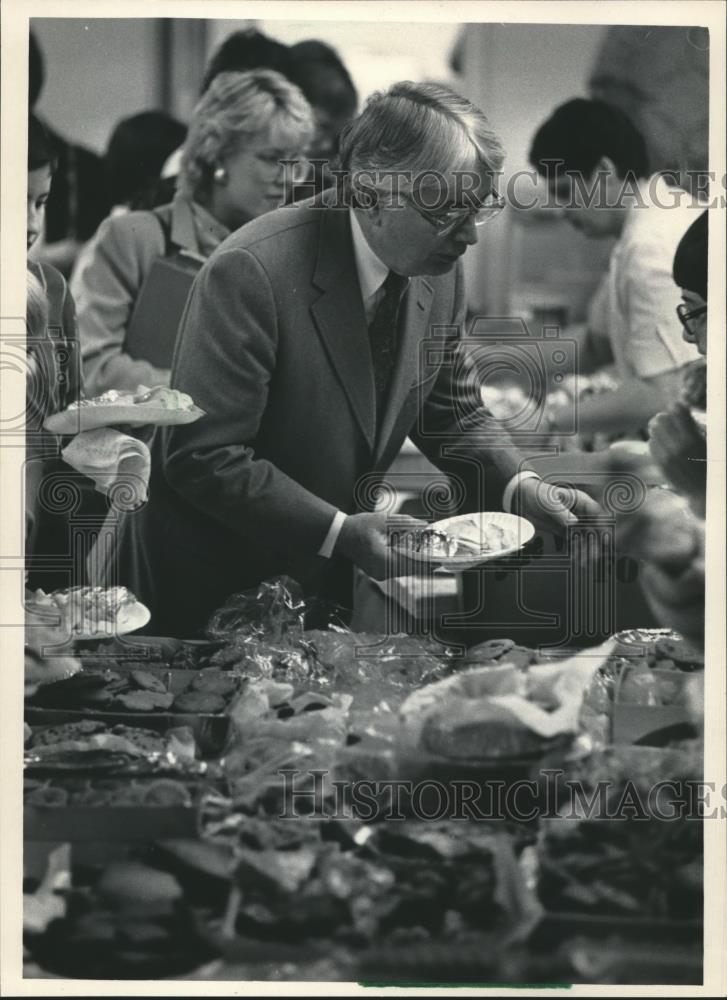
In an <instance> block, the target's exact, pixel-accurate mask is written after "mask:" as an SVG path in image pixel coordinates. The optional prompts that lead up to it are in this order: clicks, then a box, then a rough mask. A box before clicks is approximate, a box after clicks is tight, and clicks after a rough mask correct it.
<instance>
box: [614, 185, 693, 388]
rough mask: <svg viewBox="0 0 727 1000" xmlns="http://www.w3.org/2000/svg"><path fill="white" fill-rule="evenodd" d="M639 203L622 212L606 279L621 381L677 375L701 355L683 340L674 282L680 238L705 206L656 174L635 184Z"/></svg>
mask: <svg viewBox="0 0 727 1000" xmlns="http://www.w3.org/2000/svg"><path fill="white" fill-rule="evenodd" d="M638 193H639V195H640V199H641V200H640V203H639V202H637V203H636V204H634V205H633V206H631V207H630V208H629V210H628V212H627V213H626V222H625V223H624V227H623V230H622V231H621V236H620V237H619V240H618V242H617V243H616V246H615V247H614V248H613V251H612V253H611V260H610V263H609V270H608V275H607V278H606V298H605V306H606V328H607V332H608V337H609V340H610V343H611V350H612V352H613V356H614V360H615V362H616V370H617V372H618V375H619V377H620V378H621V379H624V380H627V379H634V378H637V379H647V378H653V377H654V376H656V375H663V374H664V373H666V372H672V371H675V370H676V369H678V368H681V367H682V366H683V365H685V364H687V363H688V362H690V361H694V360H696V359H697V358H698V356H699V354H698V351H697V349H696V347H695V346H694V345H693V344H687V343H686V342H685V341H684V339H683V338H682V327H681V324H680V322H679V320H678V319H677V315H676V308H677V306H678V305H679V303H680V302H681V293H680V291H679V289H678V288H677V286H676V285H675V284H674V279H673V278H672V264H673V261H674V254H675V253H676V248H677V246H678V244H679V241H680V240H681V238H682V236H683V235H684V233H685V232H686V230H687V229H688V227H689V226H690V225H691V223H692V222H693V221H694V220H695V219H696V218H697V215H698V214H699V213H700V212H701V211H702V209H703V208H704V206H699V205H698V204H697V203H696V201H693V199H692V197H691V195H689V194H687V192H686V191H683V190H682V189H681V188H673V187H669V185H668V184H667V183H666V181H665V180H664V179H663V177H660V176H658V175H655V176H653V177H650V178H648V179H647V180H642V181H639V182H638Z"/></svg>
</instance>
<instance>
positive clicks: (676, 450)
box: [649, 211, 708, 518]
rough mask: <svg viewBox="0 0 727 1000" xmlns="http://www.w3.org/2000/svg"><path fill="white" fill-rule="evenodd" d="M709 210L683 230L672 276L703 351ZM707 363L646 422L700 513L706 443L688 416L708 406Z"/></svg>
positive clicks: (669, 472) (686, 322) (689, 337)
mask: <svg viewBox="0 0 727 1000" xmlns="http://www.w3.org/2000/svg"><path fill="white" fill-rule="evenodd" d="M707 243H708V215H707V212H706V211H705V212H703V213H702V215H700V216H699V217H698V218H697V219H696V220H695V221H694V222H693V223H692V225H691V226H690V227H689V229H688V230H687V231H686V233H685V234H684V236H683V238H682V240H681V242H680V244H679V246H678V248H677V252H676V256H675V257H674V281H675V283H676V285H677V286H678V287H679V288H680V289H681V295H682V303H681V305H680V306H679V307H678V308H677V311H678V315H679V319H680V321H681V323H682V326H683V328H684V332H683V335H684V339H685V340H686V341H687V342H688V343H690V344H695V345H696V347H697V350H698V351H699V353H700V355H701V356H702V358H706V355H707ZM706 374H707V369H706V364H705V363H704V362H697V363H695V365H694V366H690V368H689V369H687V371H686V373H685V381H684V385H683V388H682V397H681V399H679V400H677V401H676V402H673V403H672V404H671V406H669V408H668V409H667V410H666V411H665V412H663V413H657V415H656V416H655V417H654V418H653V419H652V420H651V422H650V423H649V448H650V451H651V456H652V458H653V459H654V461H655V462H656V463H657V464H658V465H659V466H660V467H661V468H662V469H663V471H664V475H665V476H666V478H667V479H668V480H669V482H670V483H671V485H672V486H673V487H674V489H675V490H677V491H678V492H679V493H682V494H683V495H684V496H685V497H686V498H687V499H688V500H689V503H690V506H691V508H692V510H693V511H694V513H695V514H696V515H697V516H698V517H701V518H703V517H704V516H705V507H706V500H707V442H706V437H705V432H704V429H703V428H702V427H700V426H699V425H698V424H697V422H696V421H695V419H694V416H693V415H692V407H693V408H694V409H695V410H697V411H702V412H705V411H706V408H707V394H706V390H707V385H706Z"/></svg>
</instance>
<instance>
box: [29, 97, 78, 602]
mask: <svg viewBox="0 0 727 1000" xmlns="http://www.w3.org/2000/svg"><path fill="white" fill-rule="evenodd" d="M55 155H56V154H55V147H54V145H53V143H52V141H51V138H50V136H49V135H48V132H47V131H46V129H45V128H44V126H43V125H42V124H41V123H40V121H39V120H38V119H37V118H36V117H35V115H32V114H31V115H29V116H28V204H27V217H26V244H27V248H28V251H30V250H31V248H32V247H33V245H34V243H35V242H36V240H37V239H38V238H39V236H40V234H41V233H42V232H43V225H44V221H45V212H46V205H47V203H48V197H49V194H50V190H51V183H52V179H53V171H54V170H55V168H56V158H55ZM27 327H28V341H27V372H28V375H27V386H26V465H25V484H26V497H25V501H26V543H25V553H26V571H27V579H28V585H29V586H30V587H31V588H37V587H42V588H43V589H44V590H52V589H54V588H56V587H64V586H68V583H69V578H68V574H67V573H64V572H63V571H62V570H59V569H57V568H54V567H53V563H54V561H56V562H57V560H58V558H59V557H61V556H68V555H70V550H69V539H68V524H67V519H66V517H65V515H64V514H62V513H59V512H54V510H53V508H54V502H53V498H54V497H57V496H59V495H61V494H62V492H63V490H62V483H61V481H60V479H59V477H63V475H64V472H63V470H64V469H65V468H66V467H65V466H64V465H63V463H62V461H61V459H60V457H59V454H60V441H59V439H58V438H57V437H56V436H55V435H54V434H51V433H49V432H48V431H46V430H45V429H44V428H43V423H44V421H45V419H46V418H47V417H49V416H51V414H53V413H57V412H59V411H60V410H64V409H65V408H66V407H67V406H68V405H69V404H70V403H72V402H74V401H75V400H76V399H78V397H79V396H80V394H81V389H82V385H81V378H80V370H81V365H80V355H79V351H78V336H77V332H76V312H75V307H74V303H73V298H72V297H71V294H70V292H69V291H68V285H67V284H66V280H65V278H64V277H63V275H62V274H61V273H60V272H59V271H58V270H56V268H55V267H53V266H52V265H51V264H47V263H39V262H37V261H28V310H27ZM66 475H67V476H69V477H70V476H72V474H71V473H69V472H66ZM54 483H55V486H54Z"/></svg>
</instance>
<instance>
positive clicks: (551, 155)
mask: <svg viewBox="0 0 727 1000" xmlns="http://www.w3.org/2000/svg"><path fill="white" fill-rule="evenodd" d="M530 162H531V164H532V165H533V166H534V167H535V168H536V170H537V171H538V173H539V174H540V175H541V176H542V177H543V178H544V179H545V180H546V182H547V185H548V193H549V198H548V203H547V204H548V205H549V206H551V207H552V208H553V209H554V210H555V211H558V212H559V213H561V214H562V215H563V216H564V217H565V218H566V219H567V221H568V222H569V223H570V224H571V225H572V226H573V228H574V229H576V230H578V231H580V232H582V233H584V234H585V235H586V236H589V237H592V238H594V239H611V240H615V242H614V246H613V250H612V252H611V257H610V262H609V269H608V273H607V275H606V276H605V279H604V283H603V285H602V287H601V289H600V290H599V291H600V294H599V295H598V300H599V306H600V308H599V310H598V311H599V314H600V315H599V326H600V327H601V332H602V333H603V334H604V335H605V337H604V338H603V340H602V342H601V345H600V346H601V348H603V346H604V344H603V341H604V340H605V346H606V349H607V350H606V361H607V362H610V364H612V365H613V367H614V374H615V375H616V378H617V380H618V383H619V385H618V388H617V389H615V390H614V391H612V392H604V393H600V394H598V395H594V396H592V397H591V398H589V399H587V400H582V401H581V403H580V405H579V409H578V430H579V432H580V433H581V434H583V435H585V436H591V435H593V434H606V435H608V436H610V437H618V436H619V435H623V434H631V435H633V434H634V433H638V432H644V431H645V428H646V426H647V424H648V421H649V420H650V418H651V417H653V416H654V414H656V413H659V412H660V411H661V410H663V409H664V408H665V406H666V405H667V404H668V403H669V401H670V400H672V399H673V398H674V396H675V395H676V394H677V393H678V391H679V384H680V379H681V374H680V370H681V369H682V367H683V366H684V365H686V364H688V363H689V362H690V361H693V360H694V359H695V358H696V357H697V354H696V350H695V348H694V346H693V345H691V344H689V343H685V342H684V341H683V340H682V338H681V331H680V325H679V322H678V320H677V319H676V317H675V315H674V312H675V309H676V306H677V304H678V302H679V291H678V289H677V287H676V286H675V285H674V283H673V281H672V261H673V259H674V253H675V250H676V248H677V245H678V243H679V241H680V239H681V238H682V236H683V235H684V233H685V231H686V230H687V228H688V227H689V225H690V224H691V222H692V221H693V220H694V218H695V217H696V214H697V212H698V211H699V210H700V208H701V207H703V206H700V205H699V204H698V203H697V202H696V201H695V200H694V199H692V197H691V195H688V194H687V192H686V191H684V190H682V189H681V188H679V187H675V186H672V185H670V184H669V183H667V178H666V177H665V176H661V175H658V174H653V175H651V174H650V172H649V165H648V158H647V152H646V144H645V142H644V138H643V136H642V135H641V133H640V132H639V131H638V130H637V128H636V127H635V126H634V125H633V123H632V122H631V120H630V119H629V118H628V117H627V116H626V115H625V114H624V113H623V112H622V111H620V110H619V109H617V108H614V107H611V106H610V105H608V104H605V103H604V102H603V101H596V100H585V99H577V100H572V101H568V102H567V103H566V104H563V105H562V106H561V107H559V108H558V109H557V110H556V111H555V112H554V113H553V114H552V115H551V117H550V118H549V119H548V120H547V121H546V122H545V123H544V124H543V125H541V127H540V128H539V130H538V132H537V133H536V135H535V138H534V139H533V143H532V146H531V149H530ZM589 353H590V352H589V350H588V348H586V350H584V351H582V352H581V354H580V357H579V372H578V373H577V374H584V373H587V372H588V371H589V360H590V359H589ZM592 353H593V355H594V356H595V354H596V351H593V352H592ZM599 354H600V357H599V358H598V362H597V364H598V366H601V365H603V364H604V352H603V350H602V349H601V350H600V352H599ZM591 370H592V368H591ZM550 417H551V426H552V430H553V432H554V433H557V432H558V431H559V430H561V429H563V428H564V427H565V426H570V424H571V422H572V419H573V414H572V407H571V406H562V407H560V408H559V407H553V409H552V412H551V413H550Z"/></svg>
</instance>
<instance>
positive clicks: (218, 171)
mask: <svg viewBox="0 0 727 1000" xmlns="http://www.w3.org/2000/svg"><path fill="white" fill-rule="evenodd" d="M212 176H213V177H214V179H215V180H216V181H217V183H218V184H224V183H225V181H226V180H227V171H226V170H225V168H224V167H215V172H214V173H213V174H212Z"/></svg>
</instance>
